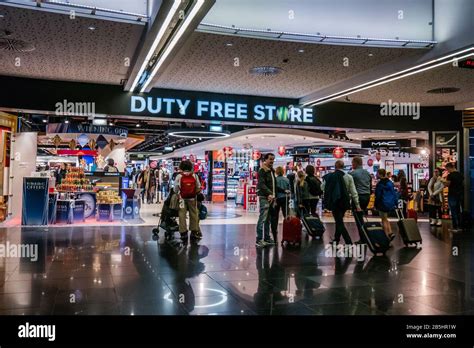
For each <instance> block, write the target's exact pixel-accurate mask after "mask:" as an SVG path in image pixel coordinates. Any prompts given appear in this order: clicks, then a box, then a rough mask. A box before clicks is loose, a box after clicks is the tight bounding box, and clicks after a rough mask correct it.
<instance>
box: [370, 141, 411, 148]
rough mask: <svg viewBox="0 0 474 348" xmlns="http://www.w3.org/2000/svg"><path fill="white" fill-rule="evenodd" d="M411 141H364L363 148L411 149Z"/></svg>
mask: <svg viewBox="0 0 474 348" xmlns="http://www.w3.org/2000/svg"><path fill="white" fill-rule="evenodd" d="M411 145H412V144H411V140H410V139H396V140H393V139H377V140H363V141H362V142H361V147H362V148H365V149H378V148H400V147H411Z"/></svg>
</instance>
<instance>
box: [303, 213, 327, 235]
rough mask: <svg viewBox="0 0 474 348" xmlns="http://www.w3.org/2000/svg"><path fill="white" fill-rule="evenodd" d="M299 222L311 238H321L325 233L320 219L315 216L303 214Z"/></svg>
mask: <svg viewBox="0 0 474 348" xmlns="http://www.w3.org/2000/svg"><path fill="white" fill-rule="evenodd" d="M301 220H302V221H303V226H304V228H305V229H306V232H308V234H309V235H310V236H311V237H313V238H321V237H322V236H323V234H324V231H326V228H325V227H324V225H323V223H322V222H321V219H320V218H319V217H317V216H312V215H309V214H305V215H303V218H302V219H301Z"/></svg>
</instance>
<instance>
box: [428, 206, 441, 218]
mask: <svg viewBox="0 0 474 348" xmlns="http://www.w3.org/2000/svg"><path fill="white" fill-rule="evenodd" d="M442 215H443V213H442V212H441V205H434V204H430V219H441V216H442Z"/></svg>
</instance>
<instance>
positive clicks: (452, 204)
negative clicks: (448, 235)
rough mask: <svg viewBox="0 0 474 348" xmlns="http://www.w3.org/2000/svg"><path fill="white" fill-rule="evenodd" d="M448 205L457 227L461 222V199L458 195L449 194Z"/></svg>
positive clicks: (455, 227)
mask: <svg viewBox="0 0 474 348" xmlns="http://www.w3.org/2000/svg"><path fill="white" fill-rule="evenodd" d="M448 205H449V210H450V211H451V218H452V219H453V228H454V229H457V228H459V225H460V223H461V200H460V199H459V198H458V197H449V196H448Z"/></svg>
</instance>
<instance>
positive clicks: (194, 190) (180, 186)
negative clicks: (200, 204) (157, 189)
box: [174, 160, 202, 242]
mask: <svg viewBox="0 0 474 348" xmlns="http://www.w3.org/2000/svg"><path fill="white" fill-rule="evenodd" d="M179 169H180V171H181V172H180V173H179V174H178V175H177V176H176V179H175V180H174V192H176V194H177V195H178V197H179V198H180V206H179V233H180V234H181V239H182V240H183V241H184V242H187V240H188V227H187V225H186V217H187V213H188V212H189V230H190V231H191V239H195V240H199V239H202V234H201V232H200V228H199V216H198V208H197V199H196V197H197V195H198V194H199V193H200V192H201V184H200V182H199V179H198V177H197V176H196V174H194V170H193V164H192V162H191V161H189V160H186V161H182V162H181V163H180V164H179Z"/></svg>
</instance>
